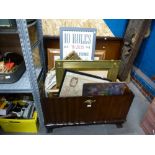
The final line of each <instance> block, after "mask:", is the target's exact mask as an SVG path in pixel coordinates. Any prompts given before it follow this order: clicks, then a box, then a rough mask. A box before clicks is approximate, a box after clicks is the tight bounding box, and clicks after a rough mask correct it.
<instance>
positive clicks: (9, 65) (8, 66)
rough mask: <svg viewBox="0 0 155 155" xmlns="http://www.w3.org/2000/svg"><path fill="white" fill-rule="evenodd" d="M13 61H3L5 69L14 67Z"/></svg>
mask: <svg viewBox="0 0 155 155" xmlns="http://www.w3.org/2000/svg"><path fill="white" fill-rule="evenodd" d="M14 65H15V63H14V62H7V63H5V67H6V69H7V70H11V69H12V68H13V67H14Z"/></svg>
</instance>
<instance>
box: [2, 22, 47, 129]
mask: <svg viewBox="0 0 155 155" xmlns="http://www.w3.org/2000/svg"><path fill="white" fill-rule="evenodd" d="M16 24H17V31H16V32H15V33H18V35H19V38H20V44H21V48H22V54H23V57H24V61H25V66H26V71H25V73H24V74H23V75H22V77H21V78H20V79H19V80H18V81H17V82H15V83H12V84H0V93H32V95H33V99H34V104H35V108H36V110H37V112H38V117H39V123H40V127H41V128H42V129H43V128H44V118H43V112H42V108H41V101H40V93H39V83H40V82H38V81H39V77H43V76H44V74H45V56H44V49H43V33H42V23H41V20H36V22H34V23H31V24H30V25H28V24H27V21H26V20H24V19H17V20H16ZM34 24H37V33H38V40H37V42H36V43H35V44H34V45H33V46H31V43H30V38H29V33H28V28H29V27H30V26H32V25H34ZM11 34H12V33H10V35H11ZM36 47H38V48H39V49H40V50H39V54H40V60H41V67H39V68H36V67H35V65H34V61H33V55H32V50H33V49H34V48H36Z"/></svg>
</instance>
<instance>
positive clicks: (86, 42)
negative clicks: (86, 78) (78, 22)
mask: <svg viewBox="0 0 155 155" xmlns="http://www.w3.org/2000/svg"><path fill="white" fill-rule="evenodd" d="M95 46H96V29H95V28H79V27H61V28H60V58H61V60H63V59H64V58H65V57H67V56H68V55H69V54H70V52H72V51H75V52H76V53H77V54H78V56H79V57H80V58H81V59H82V60H94V52H95Z"/></svg>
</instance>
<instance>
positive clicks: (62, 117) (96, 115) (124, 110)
mask: <svg viewBox="0 0 155 155" xmlns="http://www.w3.org/2000/svg"><path fill="white" fill-rule="evenodd" d="M133 97H134V95H133V93H132V92H128V93H126V94H124V95H118V96H94V97H53V98H44V99H43V102H42V108H43V113H44V117H45V124H64V123H65V124H67V123H73V124H74V123H93V122H99V123H100V122H103V123H106V122H107V123H108V122H119V121H122V120H124V121H125V120H126V116H127V114H128V111H129V108H130V106H131V103H132V100H133ZM88 99H91V100H95V102H94V103H92V107H87V105H86V103H85V101H86V100H88Z"/></svg>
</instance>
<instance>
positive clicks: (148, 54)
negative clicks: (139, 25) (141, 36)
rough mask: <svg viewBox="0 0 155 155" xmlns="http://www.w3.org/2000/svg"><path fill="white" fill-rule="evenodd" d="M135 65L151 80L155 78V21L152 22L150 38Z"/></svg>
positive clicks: (144, 44) (142, 47) (147, 39)
mask: <svg viewBox="0 0 155 155" xmlns="http://www.w3.org/2000/svg"><path fill="white" fill-rule="evenodd" d="M134 65H135V66H136V67H137V68H139V69H140V70H141V71H142V72H143V73H144V74H146V75H147V76H148V77H149V78H151V77H153V76H155V20H153V21H152V25H151V31H150V36H149V37H148V38H146V39H145V40H144V42H143V44H142V46H141V48H140V51H139V53H138V56H137V57H136V59H135V62H134Z"/></svg>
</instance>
